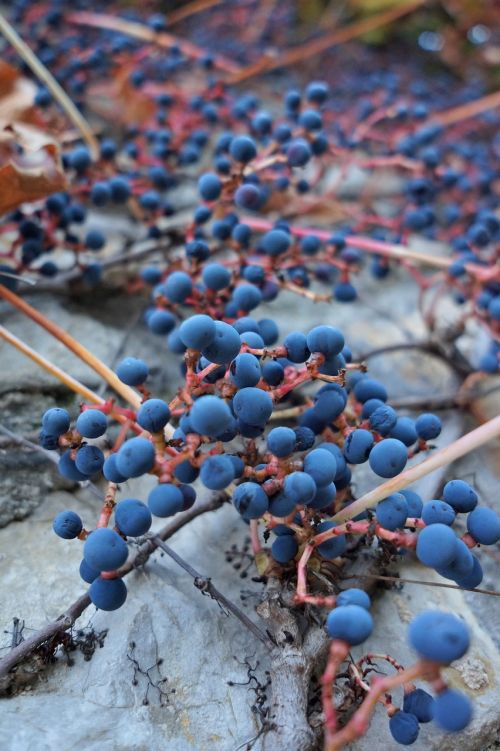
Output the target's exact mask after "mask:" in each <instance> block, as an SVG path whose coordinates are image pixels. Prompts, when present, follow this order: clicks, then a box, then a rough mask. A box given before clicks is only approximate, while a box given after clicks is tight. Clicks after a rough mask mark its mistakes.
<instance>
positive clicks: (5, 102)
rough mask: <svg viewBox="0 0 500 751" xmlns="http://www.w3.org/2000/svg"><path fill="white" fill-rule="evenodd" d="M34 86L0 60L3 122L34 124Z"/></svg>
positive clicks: (0, 92) (0, 94)
mask: <svg viewBox="0 0 500 751" xmlns="http://www.w3.org/2000/svg"><path fill="white" fill-rule="evenodd" d="M35 93H36V86H35V84H34V83H33V81H30V80H29V79H28V78H22V77H21V76H20V75H19V71H17V70H16V69H15V68H13V67H12V66H11V65H9V64H8V63H6V62H5V61H4V60H0V112H1V114H2V120H3V121H4V122H10V123H14V122H17V121H19V120H22V121H23V122H34V119H35V116H36V112H35V108H34V106H33V101H34V98H35Z"/></svg>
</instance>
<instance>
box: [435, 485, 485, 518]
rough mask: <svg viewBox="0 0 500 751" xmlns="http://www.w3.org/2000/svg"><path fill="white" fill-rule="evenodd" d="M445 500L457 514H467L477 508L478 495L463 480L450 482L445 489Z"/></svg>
mask: <svg viewBox="0 0 500 751" xmlns="http://www.w3.org/2000/svg"><path fill="white" fill-rule="evenodd" d="M443 499H444V500H445V501H446V503H449V504H450V506H452V507H453V508H454V509H455V511H456V512H457V513H462V514H466V513H467V512H468V511H472V510H473V509H475V508H476V506H477V493H476V492H475V490H474V489H473V488H471V486H470V485H468V484H467V483H466V482H464V481H463V480H450V481H449V482H447V483H446V485H445V486H444V489H443Z"/></svg>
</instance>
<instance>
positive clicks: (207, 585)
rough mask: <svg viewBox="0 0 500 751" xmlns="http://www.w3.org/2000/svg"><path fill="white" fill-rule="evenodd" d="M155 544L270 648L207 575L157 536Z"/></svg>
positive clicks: (243, 614)
mask: <svg viewBox="0 0 500 751" xmlns="http://www.w3.org/2000/svg"><path fill="white" fill-rule="evenodd" d="M151 539H152V540H153V542H154V543H155V545H157V546H158V547H159V548H161V550H163V551H164V552H165V553H166V554H167V555H169V556H170V558H172V560H174V561H175V562H176V563H177V565H178V566H180V567H181V568H183V569H184V571H186V573H188V574H189V576H192V577H193V579H194V586H195V587H196V588H197V589H199V590H200V592H203V594H205V593H206V594H208V595H210V597H211V598H212V599H213V600H216V601H217V602H218V603H219V604H220V605H221V606H222V607H224V608H226V610H229V611H230V612H231V613H232V614H233V615H234V616H235V617H236V618H237V619H238V620H239V621H241V623H243V625H244V626H245V627H246V628H247V629H248V630H249V631H251V632H252V634H253V635H254V636H256V637H257V639H259V641H261V642H262V644H264V646H265V647H267V649H272V648H273V647H274V645H273V644H272V642H271V640H270V639H269V637H268V636H267V635H266V634H265V633H264V632H263V631H261V629H260V628H259V627H258V626H257V625H256V624H255V623H254V622H253V621H251V620H250V618H249V617H248V616H247V615H246V614H245V613H244V612H243V611H242V610H240V608H239V607H237V606H236V605H235V604H234V602H231V600H228V599H227V597H226V596H225V595H223V594H222V592H219V590H218V589H217V588H216V587H215V586H214V585H213V584H212V582H211V580H210V579H209V578H207V577H204V576H202V574H200V573H198V571H196V569H194V568H193V567H192V566H191V565H190V564H189V563H187V561H185V560H184V559H183V558H182V557H181V556H180V555H179V554H178V553H176V552H175V550H172V548H171V547H169V545H166V544H165V543H164V542H163V541H162V540H161V539H160V538H159V537H158V536H155V537H152V538H151Z"/></svg>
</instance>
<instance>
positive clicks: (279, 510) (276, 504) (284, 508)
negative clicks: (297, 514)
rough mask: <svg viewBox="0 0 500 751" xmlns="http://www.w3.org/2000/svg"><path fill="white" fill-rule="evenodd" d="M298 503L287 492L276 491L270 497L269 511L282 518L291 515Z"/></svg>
mask: <svg viewBox="0 0 500 751" xmlns="http://www.w3.org/2000/svg"><path fill="white" fill-rule="evenodd" d="M295 506H296V503H295V501H294V500H293V498H290V496H288V495H286V494H285V493H276V494H275V495H273V496H271V498H270V499H269V513H270V514H271V515H272V516H276V517H278V518H280V519H282V518H284V517H286V516H289V514H291V513H292V511H295Z"/></svg>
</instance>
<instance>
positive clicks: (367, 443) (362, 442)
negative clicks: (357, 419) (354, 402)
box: [344, 428, 374, 464]
mask: <svg viewBox="0 0 500 751" xmlns="http://www.w3.org/2000/svg"><path fill="white" fill-rule="evenodd" d="M373 443H374V441H373V436H372V434H371V433H370V431H369V430H365V429H364V428H356V430H353V431H352V433H349V435H348V436H347V438H346V440H345V443H344V455H345V458H346V459H347V461H348V462H349V464H362V463H363V462H366V460H367V459H368V457H369V456H370V452H371V450H372V448H373Z"/></svg>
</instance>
